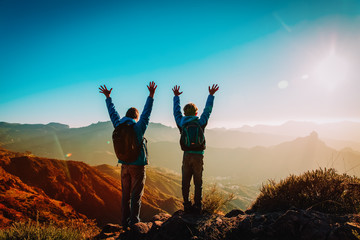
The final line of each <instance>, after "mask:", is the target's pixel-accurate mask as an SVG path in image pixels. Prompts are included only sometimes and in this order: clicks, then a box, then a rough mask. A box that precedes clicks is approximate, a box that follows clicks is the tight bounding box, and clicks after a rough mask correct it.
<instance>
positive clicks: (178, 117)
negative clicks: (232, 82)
mask: <svg viewBox="0 0 360 240" xmlns="http://www.w3.org/2000/svg"><path fill="white" fill-rule="evenodd" d="M214 98H215V97H214V96H213V95H209V96H208V98H207V100H206V105H205V108H204V111H203V113H202V114H201V116H200V118H199V117H197V116H183V115H182V113H181V107H180V97H179V96H174V109H173V110H174V117H175V122H176V125H177V126H178V127H179V128H181V127H182V126H183V125H184V124H185V123H188V122H191V121H199V124H200V126H201V127H203V128H205V127H206V125H207V123H208V120H209V118H210V114H211V111H212V108H213V105H214ZM190 152H191V153H199V154H204V151H190Z"/></svg>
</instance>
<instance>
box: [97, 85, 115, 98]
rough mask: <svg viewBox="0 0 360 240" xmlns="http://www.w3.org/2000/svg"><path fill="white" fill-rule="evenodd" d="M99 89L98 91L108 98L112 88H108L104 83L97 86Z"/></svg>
mask: <svg viewBox="0 0 360 240" xmlns="http://www.w3.org/2000/svg"><path fill="white" fill-rule="evenodd" d="M99 90H100V93H103V94H104V95H105V97H106V98H109V97H110V94H111V91H112V88H111V89H110V90H108V89H107V88H106V86H105V84H104V86H101V85H100V87H99Z"/></svg>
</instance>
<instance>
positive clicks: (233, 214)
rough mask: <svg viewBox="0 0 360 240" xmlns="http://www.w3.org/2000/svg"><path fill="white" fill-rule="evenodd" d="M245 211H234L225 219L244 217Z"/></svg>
mask: <svg viewBox="0 0 360 240" xmlns="http://www.w3.org/2000/svg"><path fill="white" fill-rule="evenodd" d="M244 214H245V213H244V211H242V210H240V209H233V210H231V211H230V212H228V213H227V214H226V215H225V217H227V218H231V217H236V216H238V215H244Z"/></svg>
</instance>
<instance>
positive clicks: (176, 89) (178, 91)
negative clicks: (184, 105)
mask: <svg viewBox="0 0 360 240" xmlns="http://www.w3.org/2000/svg"><path fill="white" fill-rule="evenodd" d="M172 90H173V92H174V95H175V96H180V95H181V94H182V93H183V92H180V86H178V85H175V87H174V88H173V89H172Z"/></svg>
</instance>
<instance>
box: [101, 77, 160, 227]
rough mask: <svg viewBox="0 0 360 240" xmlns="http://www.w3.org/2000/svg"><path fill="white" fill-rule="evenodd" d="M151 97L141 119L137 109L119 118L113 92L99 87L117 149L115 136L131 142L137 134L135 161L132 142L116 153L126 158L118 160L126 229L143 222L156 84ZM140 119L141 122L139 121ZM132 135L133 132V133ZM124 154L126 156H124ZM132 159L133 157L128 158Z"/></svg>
mask: <svg viewBox="0 0 360 240" xmlns="http://www.w3.org/2000/svg"><path fill="white" fill-rule="evenodd" d="M147 87H148V89H149V92H150V94H149V97H148V98H147V100H146V103H145V106H144V110H143V112H142V114H141V116H140V119H139V111H138V110H137V109H136V108H129V110H128V111H127V112H126V115H125V117H123V118H120V116H119V114H118V113H117V111H116V110H115V106H114V104H113V103H112V99H111V98H110V94H111V91H112V88H111V89H110V90H108V89H107V88H106V86H105V85H104V86H100V88H99V89H100V93H103V94H104V95H105V96H106V106H107V109H108V112H109V115H110V119H111V122H112V124H113V126H114V128H115V130H114V133H113V141H114V146H115V148H116V147H120V148H121V147H122V146H117V145H116V141H118V140H117V138H119V137H117V135H116V134H120V135H121V134H125V135H126V137H125V138H131V136H132V135H131V133H132V132H134V134H133V135H134V136H135V137H134V138H135V142H136V145H137V146H135V148H136V150H134V151H135V152H136V151H138V152H137V154H136V156H135V157H132V156H131V155H128V154H127V153H130V152H131V151H132V149H130V148H131V147H132V145H131V139H125V140H123V139H121V136H120V140H119V141H120V142H121V141H123V142H122V144H121V145H124V144H125V146H126V147H128V149H120V150H119V149H115V152H116V155H117V156H118V158H119V156H124V157H123V158H124V159H118V162H119V163H121V164H122V165H121V187H122V201H121V203H122V213H121V214H122V216H121V219H122V225H123V226H124V227H128V226H132V225H133V224H135V223H137V222H139V221H140V218H139V214H140V207H141V197H142V195H143V193H144V184H145V177H146V172H145V166H146V165H147V164H148V160H147V150H146V144H145V143H144V134H145V131H146V128H147V126H148V124H149V118H150V114H151V110H152V106H153V102H154V98H153V97H154V93H155V90H156V88H157V86H156V85H155V83H154V82H150V83H149V86H147ZM138 119H139V121H138ZM131 131H132V132H131ZM124 151H125V152H124ZM129 156H130V157H129Z"/></svg>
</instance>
